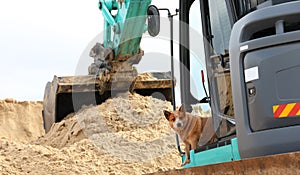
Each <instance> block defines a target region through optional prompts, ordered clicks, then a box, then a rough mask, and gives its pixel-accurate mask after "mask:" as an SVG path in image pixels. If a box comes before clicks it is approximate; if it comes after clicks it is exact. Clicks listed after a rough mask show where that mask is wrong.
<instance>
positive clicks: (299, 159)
mask: <svg viewBox="0 0 300 175" xmlns="http://www.w3.org/2000/svg"><path fill="white" fill-rule="evenodd" d="M182 174H184V175H195V174H197V175H198V174H199V175H201V174H203V175H204V174H210V175H222V174H226V175H235V174H244V175H246V174H249V175H253V174H259V175H282V174H284V175H296V174H300V152H294V153H285V154H277V155H272V156H264V157H258V158H250V159H244V160H239V161H233V162H227V163H219V164H212V165H206V166H198V167H192V168H187V169H178V170H171V171H166V172H157V173H152V174H148V175H182Z"/></svg>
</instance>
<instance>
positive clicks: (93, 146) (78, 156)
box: [0, 93, 181, 175]
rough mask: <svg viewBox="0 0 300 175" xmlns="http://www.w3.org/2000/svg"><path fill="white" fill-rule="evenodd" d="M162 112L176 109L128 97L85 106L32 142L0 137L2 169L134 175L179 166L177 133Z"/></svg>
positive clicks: (36, 172)
mask: <svg viewBox="0 0 300 175" xmlns="http://www.w3.org/2000/svg"><path fill="white" fill-rule="evenodd" d="M163 109H167V110H171V109H172V106H171V104H170V103H169V102H166V101H161V100H158V99H155V98H152V97H143V96H140V95H138V94H133V95H132V94H130V93H125V94H120V95H119V96H118V97H116V98H113V99H109V100H107V101H106V102H104V103H102V104H101V105H99V106H86V107H83V108H82V109H81V110H80V111H79V112H78V113H76V114H70V115H69V116H68V117H67V118H66V119H64V120H63V121H61V122H60V123H56V124H54V125H53V126H52V128H51V130H50V131H49V132H48V133H47V134H46V135H44V136H43V137H40V138H39V139H37V140H36V141H33V142H31V143H19V142H14V141H12V140H10V139H0V171H1V172H2V174H23V173H24V172H25V173H30V174H101V175H106V174H109V175H112V174H126V175H127V174H130V175H134V174H144V173H151V172H157V171H162V170H168V169H175V168H180V164H181V160H180V156H179V155H178V152H177V149H176V145H175V137H174V136H175V133H174V132H173V131H172V130H171V129H170V127H169V126H168V123H167V121H166V120H165V118H164V115H163V112H162V110H163ZM40 110H41V109H40ZM40 112H41V111H38V113H40ZM34 121H35V120H34ZM34 121H32V122H33V123H34ZM8 127H9V128H10V126H8ZM41 127H42V124H41Z"/></svg>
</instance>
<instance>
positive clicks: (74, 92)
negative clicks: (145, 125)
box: [43, 72, 172, 132]
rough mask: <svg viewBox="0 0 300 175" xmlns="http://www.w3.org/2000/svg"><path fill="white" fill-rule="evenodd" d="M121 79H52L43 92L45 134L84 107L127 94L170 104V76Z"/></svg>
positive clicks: (72, 77)
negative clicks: (54, 124) (123, 93)
mask: <svg viewBox="0 0 300 175" xmlns="http://www.w3.org/2000/svg"><path fill="white" fill-rule="evenodd" d="M120 75H121V76H119V77H117V76H115V77H113V78H112V80H111V81H110V82H106V81H103V80H102V79H101V78H100V77H99V76H95V75H85V76H66V77H57V76H54V79H53V81H52V82H48V83H47V85H46V88H45V95H44V104H43V120H44V128H45V130H46V132H48V131H49V130H50V128H51V126H52V124H53V123H56V122H59V121H61V120H63V119H64V118H65V117H66V116H67V115H68V114H70V113H72V112H76V111H78V110H79V109H81V107H82V106H83V105H98V104H101V103H102V102H104V101H105V100H107V99H108V98H111V97H114V96H115V95H117V94H118V93H122V92H127V91H129V90H130V91H131V92H136V93H138V94H141V95H143V96H154V97H156V98H160V99H163V100H168V101H171V100H172V80H171V74H170V72H166V73H163V72H156V73H146V74H141V75H139V76H137V77H136V76H135V75H132V72H128V73H126V72H122V73H120ZM145 75H146V76H145ZM116 77H117V78H116ZM134 77H136V78H134Z"/></svg>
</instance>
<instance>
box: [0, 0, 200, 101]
mask: <svg viewBox="0 0 300 175" xmlns="http://www.w3.org/2000/svg"><path fill="white" fill-rule="evenodd" d="M152 4H155V5H157V6H159V7H168V8H170V9H171V10H172V11H175V9H176V8H178V0H153V1H152ZM162 16H163V14H162ZM102 24H103V18H102V15H101V12H100V10H99V9H98V0H77V1H74V0H51V1H45V0H26V1H24V0H11V1H0V25H1V27H0V59H1V63H0V73H1V76H0V82H1V86H0V99H5V98H8V97H10V98H15V99H17V100H42V99H43V94H44V88H45V85H46V83H47V82H48V81H52V79H53V76H54V75H58V76H72V75H75V72H76V69H77V68H78V62H79V60H80V58H81V57H82V55H83V53H84V51H85V50H86V48H87V46H88V45H89V44H90V43H91V41H93V39H95V37H96V36H97V35H99V34H100V33H101V32H102V30H103V25H102ZM166 24H167V23H166ZM199 24H200V22H199ZM163 37H165V36H163ZM151 40H152V39H151V38H150V37H146V38H145V39H143V43H142V47H143V49H144V50H145V52H147V53H149V54H148V55H150V56H153V54H156V53H155V52H157V50H160V54H161V55H164V54H165V55H166V56H167V55H168V54H169V45H168V43H169V42H168V40H167V39H166V38H165V39H164V41H162V42H161V43H165V44H163V45H162V46H156V47H154V45H156V44H153V43H155V42H153V41H151ZM148 43H149V44H148ZM157 47H158V48H157ZM162 50H164V51H162ZM175 54H178V53H177V52H176V53H175ZM176 57H177V59H178V56H176ZM88 59H89V58H88ZM144 62H145V61H144ZM167 62H168V61H167ZM142 64H144V65H145V64H149V63H147V61H146V62H145V63H142ZM157 64H158V65H159V63H157ZM142 67H143V66H142ZM149 69H156V68H149ZM158 69H159V68H158ZM86 70H87V67H86Z"/></svg>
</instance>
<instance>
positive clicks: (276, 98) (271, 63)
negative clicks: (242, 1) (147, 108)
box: [230, 1, 300, 158]
mask: <svg viewBox="0 0 300 175" xmlns="http://www.w3.org/2000/svg"><path fill="white" fill-rule="evenodd" d="M230 58H231V59H230V64H231V81H232V89H233V102H234V105H235V106H234V112H235V118H236V123H237V126H236V127H237V137H238V144H239V152H240V155H241V157H242V158H250V157H259V156H265V155H271V154H278V153H285V152H293V151H300V137H299V133H300V117H299V116H298V117H297V116H292V117H285V118H275V117H274V112H273V106H275V105H280V104H289V103H296V102H300V92H299V90H300V77H299V76H300V1H295V2H289V3H283V4H279V5H275V6H270V7H265V8H262V9H259V10H256V11H254V12H252V13H250V14H248V15H246V16H245V17H244V18H242V19H241V20H240V21H238V22H237V23H236V24H235V25H234V26H233V30H232V35H231V38H230Z"/></svg>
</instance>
